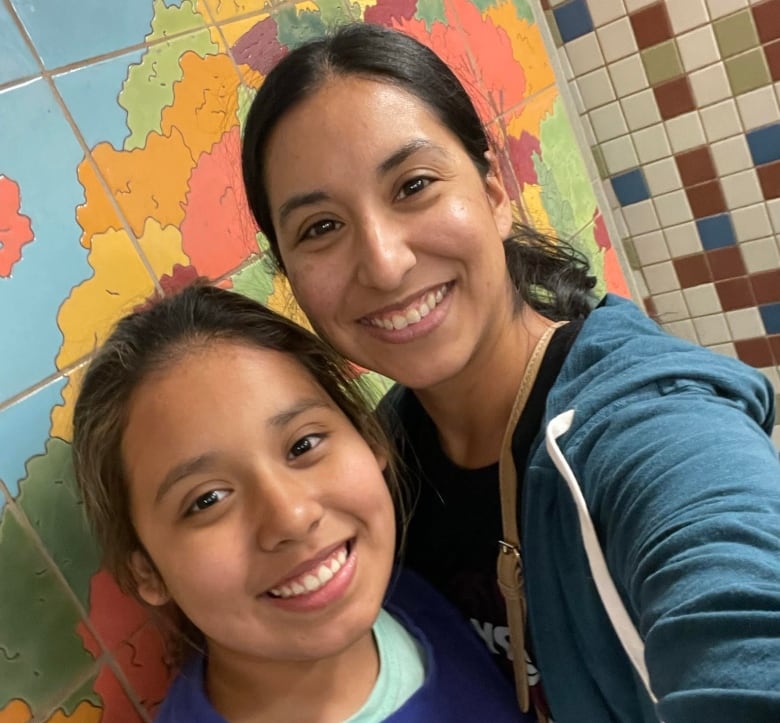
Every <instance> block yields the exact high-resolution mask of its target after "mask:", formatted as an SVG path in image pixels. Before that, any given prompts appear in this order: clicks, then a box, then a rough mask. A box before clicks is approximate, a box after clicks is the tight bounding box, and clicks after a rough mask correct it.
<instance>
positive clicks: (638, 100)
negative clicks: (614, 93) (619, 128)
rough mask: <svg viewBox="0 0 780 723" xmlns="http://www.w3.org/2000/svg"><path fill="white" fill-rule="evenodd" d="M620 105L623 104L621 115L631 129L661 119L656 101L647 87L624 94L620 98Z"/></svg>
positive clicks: (642, 126) (633, 129)
mask: <svg viewBox="0 0 780 723" xmlns="http://www.w3.org/2000/svg"><path fill="white" fill-rule="evenodd" d="M620 105H621V106H623V115H624V116H625V118H626V123H628V127H629V128H630V129H631V130H632V131H636V130H639V129H640V128H644V127H645V126H649V125H652V124H653V123H658V122H660V120H661V113H660V112H659V111H658V103H656V100H655V95H653V91H652V90H649V89H647V90H643V91H640V92H639V93H634V94H633V95H629V96H625V97H623V98H621V99H620Z"/></svg>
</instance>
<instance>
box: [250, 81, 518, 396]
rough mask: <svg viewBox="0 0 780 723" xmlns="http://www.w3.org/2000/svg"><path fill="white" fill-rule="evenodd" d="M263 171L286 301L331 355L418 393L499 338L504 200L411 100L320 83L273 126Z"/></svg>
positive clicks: (390, 92) (492, 179)
mask: <svg viewBox="0 0 780 723" xmlns="http://www.w3.org/2000/svg"><path fill="white" fill-rule="evenodd" d="M491 160H492V159H491ZM265 161H266V163H265V168H266V178H265V182H266V185H267V187H268V188H269V201H270V206H271V213H272V217H273V223H274V228H275V230H276V233H277V237H278V239H279V247H280V253H281V256H282V260H283V261H284V265H285V267H286V270H287V273H288V276H289V278H290V282H291V284H292V287H293V291H294V292H295V295H296V297H297V299H298V301H299V303H300V305H301V307H302V308H303V310H304V311H305V312H306V314H307V315H308V317H309V318H310V319H311V321H312V323H313V324H314V326H315V327H316V328H317V330H318V331H319V332H320V334H322V335H323V336H324V337H325V338H327V339H328V340H329V341H330V342H331V343H332V344H333V345H334V346H335V347H336V348H338V349H339V350H340V351H341V352H342V353H343V354H345V355H346V356H347V357H349V358H350V359H352V360H353V361H355V362H357V363H358V364H360V365H362V366H364V367H367V368H369V369H374V370H376V371H378V372H381V373H382V374H385V375H387V376H389V377H391V378H393V379H396V380H398V381H400V382H402V383H404V384H406V385H407V386H410V387H412V388H416V389H424V388H430V387H433V386H435V385H436V384H439V383H440V382H445V381H447V380H450V379H453V378H455V377H457V376H458V374H459V373H460V372H462V371H463V370H464V369H466V368H468V366H469V362H471V361H473V359H474V355H475V353H476V350H478V349H480V348H491V346H492V343H493V342H494V340H495V339H496V338H499V335H500V334H501V333H502V329H503V328H504V324H505V323H506V320H507V318H511V315H512V310H513V298H512V293H511V290H510V286H509V279H508V274H507V270H506V262H505V257H504V252H503V247H502V240H503V238H505V237H506V236H507V235H508V234H509V232H510V229H511V209H510V205H509V201H508V198H507V195H506V191H505V189H504V187H503V185H502V183H501V181H500V178H499V177H498V176H497V175H496V173H494V172H491V173H490V174H488V176H487V178H483V177H482V176H481V175H480V173H479V171H478V170H477V168H476V167H475V166H474V163H473V162H472V161H471V159H470V158H469V156H468V155H467V154H466V151H465V150H464V148H463V146H462V145H461V143H460V142H459V141H458V139H457V138H456V137H455V136H454V135H453V134H452V133H451V132H450V131H449V130H448V129H447V128H446V127H445V126H443V125H442V124H441V123H440V122H439V120H438V119H437V118H436V116H435V115H434V114H433V113H432V112H431V111H430V110H429V109H428V107H427V106H426V105H424V104H423V103H422V102H421V101H420V100H419V99H418V98H417V97H415V96H413V95H411V94H410V93H408V92H406V91H404V90H402V89H400V88H398V87H396V86H394V85H391V84H388V83H382V82H378V81H375V80H367V79H364V78H360V77H350V76H347V77H337V78H335V79H332V80H330V81H328V82H327V83H326V84H325V85H324V86H323V87H322V88H321V89H320V90H318V91H317V92H316V93H315V94H314V95H313V96H311V97H310V98H308V99H307V100H305V101H304V102H303V103H301V104H300V105H298V106H296V107H294V108H293V110H292V111H290V112H289V113H288V114H287V115H286V116H285V117H284V118H283V119H282V121H281V122H280V123H279V125H278V126H277V128H276V129H275V130H274V132H273V134H272V135H271V138H270V141H269V144H268V147H267V155H266V159H265Z"/></svg>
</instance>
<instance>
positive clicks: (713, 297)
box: [682, 284, 722, 316]
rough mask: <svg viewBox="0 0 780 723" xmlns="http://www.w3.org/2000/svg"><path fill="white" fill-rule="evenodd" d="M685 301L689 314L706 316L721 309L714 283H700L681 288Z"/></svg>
mask: <svg viewBox="0 0 780 723" xmlns="http://www.w3.org/2000/svg"><path fill="white" fill-rule="evenodd" d="M682 293H683V296H684V297H685V303H686V304H687V306H688V311H690V313H691V316H707V315H708V314H715V313H718V312H720V311H722V308H721V305H720V299H719V298H718V294H717V292H716V291H715V284H700V285H699V286H691V287H690V288H689V289H683V292H682Z"/></svg>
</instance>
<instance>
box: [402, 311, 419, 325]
mask: <svg viewBox="0 0 780 723" xmlns="http://www.w3.org/2000/svg"><path fill="white" fill-rule="evenodd" d="M420 319H422V315H421V314H420V312H419V311H417V309H412V310H411V311H410V312H409V313H408V314H407V315H406V320H407V321H408V322H409V323H410V324H416V323H417V322H418V321H420Z"/></svg>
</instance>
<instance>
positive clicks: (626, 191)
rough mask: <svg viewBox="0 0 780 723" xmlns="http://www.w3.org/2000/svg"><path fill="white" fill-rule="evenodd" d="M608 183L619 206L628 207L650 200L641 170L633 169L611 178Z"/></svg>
mask: <svg viewBox="0 0 780 723" xmlns="http://www.w3.org/2000/svg"><path fill="white" fill-rule="evenodd" d="M610 181H611V182H612V188H613V189H614V190H615V195H616V196H617V199H618V201H620V205H621V206H630V205H631V204H632V203H639V202H640V201H645V200H647V199H648V198H650V190H649V189H648V188H647V181H646V180H645V174H644V173H642V169H641V168H634V169H633V170H632V171H627V172H626V173H621V174H620V175H619V176H613V177H612V178H611V179H610Z"/></svg>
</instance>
